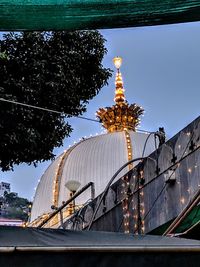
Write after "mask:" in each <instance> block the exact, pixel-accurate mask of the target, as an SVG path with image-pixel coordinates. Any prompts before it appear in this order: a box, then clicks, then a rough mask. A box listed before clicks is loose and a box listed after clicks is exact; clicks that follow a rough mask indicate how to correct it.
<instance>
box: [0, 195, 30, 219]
mask: <svg viewBox="0 0 200 267" xmlns="http://www.w3.org/2000/svg"><path fill="white" fill-rule="evenodd" d="M2 207H4V208H3V209H4V214H3V217H5V218H10V219H21V220H23V221H27V220H28V216H29V215H30V207H31V202H29V201H28V199H26V198H22V197H18V195H17V194H16V193H13V192H11V193H7V192H6V194H4V197H3V198H2ZM0 212H1V208H0Z"/></svg>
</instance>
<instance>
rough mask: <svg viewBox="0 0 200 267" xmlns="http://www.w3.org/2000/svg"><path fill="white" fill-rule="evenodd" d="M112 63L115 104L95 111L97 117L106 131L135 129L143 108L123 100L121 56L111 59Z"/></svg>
mask: <svg viewBox="0 0 200 267" xmlns="http://www.w3.org/2000/svg"><path fill="white" fill-rule="evenodd" d="M113 62H114V65H115V67H116V68H117V73H116V78H115V86H116V87H115V98H114V100H115V103H116V104H115V105H113V106H112V107H107V108H100V109H99V110H98V111H97V118H99V119H100V121H101V122H102V126H103V127H104V128H105V129H107V130H108V132H115V131H124V130H132V131H136V127H137V126H138V124H139V123H140V119H139V117H140V115H141V114H143V111H144V110H143V109H142V108H141V107H140V106H138V105H137V104H131V105H129V104H128V102H127V101H126V100H125V96H124V88H123V81H122V75H121V72H120V67H121V64H122V58H121V57H115V58H114V59H113Z"/></svg>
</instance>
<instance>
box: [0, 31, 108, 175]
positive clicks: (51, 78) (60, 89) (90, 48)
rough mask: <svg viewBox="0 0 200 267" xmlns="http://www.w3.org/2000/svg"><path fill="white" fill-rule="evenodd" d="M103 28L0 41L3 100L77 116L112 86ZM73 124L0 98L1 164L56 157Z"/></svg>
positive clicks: (33, 34)
mask: <svg viewBox="0 0 200 267" xmlns="http://www.w3.org/2000/svg"><path fill="white" fill-rule="evenodd" d="M104 41H105V40H104V39H103V37H102V36H101V35H100V33H99V32H98V31H74V32H64V31H60V32H50V33H46V32H24V33H20V34H19V33H18V34H15V33H9V34H7V35H4V38H3V39H2V40H0V77H1V79H0V98H3V99H8V100H12V101H15V102H22V103H25V104H29V105H35V106H38V107H43V108H48V109H51V110H58V111H61V112H63V113H66V114H68V117H70V116H77V115H80V114H82V113H83V112H84V111H85V110H86V104H87V103H88V100H90V99H92V98H93V97H94V96H95V95H96V94H98V92H99V91H100V89H101V88H102V87H103V86H104V85H105V84H107V80H108V78H109V77H110V75H111V71H110V69H106V68H104V67H103V66H102V59H103V57H104V55H105V54H106V52H107V51H106V48H105V47H104ZM71 131H72V128H71V126H70V125H69V123H68V122H67V120H66V119H65V116H64V115H63V114H56V113H51V112H46V111H41V110H35V109H33V108H28V107H25V106H21V105H16V104H11V103H5V102H2V101H0V168H1V169H2V170H3V171H5V170H9V169H12V168H13V165H14V164H20V163H22V162H25V163H28V164H31V163H34V164H36V163H37V162H40V161H45V160H49V159H52V158H53V157H54V155H53V149H54V148H55V147H59V146H61V145H62V142H63V139H64V137H66V136H69V134H70V132H71Z"/></svg>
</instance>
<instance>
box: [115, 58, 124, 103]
mask: <svg viewBox="0 0 200 267" xmlns="http://www.w3.org/2000/svg"><path fill="white" fill-rule="evenodd" d="M113 62H114V65H115V67H116V68H117V73H116V78H115V98H114V101H115V102H116V103H122V102H124V101H125V96H124V88H123V80H122V74H121V72H120V67H121V64H122V58H121V57H115V58H113Z"/></svg>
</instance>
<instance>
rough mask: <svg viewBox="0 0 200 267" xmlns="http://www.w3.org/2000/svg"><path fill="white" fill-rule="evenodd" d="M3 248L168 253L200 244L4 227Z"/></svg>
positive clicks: (0, 241) (1, 231)
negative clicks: (159, 251)
mask: <svg viewBox="0 0 200 267" xmlns="http://www.w3.org/2000/svg"><path fill="white" fill-rule="evenodd" d="M3 247H9V248H11V247H12V248H15V249H16V247H23V248H24V250H25V248H26V250H27V251H29V250H31V248H32V249H34V248H37V250H43V248H46V249H48V248H49V249H50V250H53V248H55V249H56V248H60V249H61V250H62V249H63V250H67V248H70V250H73V248H74V250H75V251H76V249H78V248H79V250H80V249H82V250H84V249H87V250H91V251H92V250H95V249H97V250H102V251H105V250H108V251H109V250H110V249H114V250H115V249H116V250H118V249H122V250H123V249H124V250H133V251H134V250H135V251H136V250H138V251H141V250H143V251H145V250H146V251H148V249H151V250H154V251H155V250H156V249H157V250H162V249H163V250H167V249H171V250H172V249H173V248H176V249H177V248H179V249H180V248H182V249H184V248H185V249H186V250H189V249H199V251H200V241H196V240H188V239H181V238H172V237H163V236H152V235H149V236H148V235H140V236H139V235H132V234H122V233H111V232H99V231H98V232H95V231H71V230H62V229H39V228H20V227H0V251H2V250H3Z"/></svg>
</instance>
